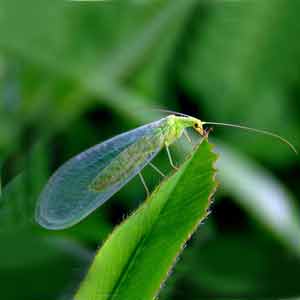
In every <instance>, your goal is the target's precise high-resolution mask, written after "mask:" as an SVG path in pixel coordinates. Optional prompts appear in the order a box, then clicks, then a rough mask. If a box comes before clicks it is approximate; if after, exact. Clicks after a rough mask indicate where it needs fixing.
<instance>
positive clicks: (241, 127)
mask: <svg viewBox="0 0 300 300" xmlns="http://www.w3.org/2000/svg"><path fill="white" fill-rule="evenodd" d="M202 124H203V125H204V124H208V125H217V126H227V127H234V128H240V129H244V130H248V131H253V132H256V133H261V134H264V135H269V136H272V137H274V138H277V139H279V140H281V141H282V142H283V143H285V144H287V145H288V146H289V147H290V148H291V149H292V150H293V151H294V152H295V153H296V154H298V151H297V150H296V148H295V147H294V145H293V144H292V143H290V142H289V141H288V140H286V139H285V138H283V137H282V136H280V135H278V134H276V133H273V132H270V131H266V130H261V129H255V128H252V127H247V126H242V125H234V124H227V123H218V122H202Z"/></svg>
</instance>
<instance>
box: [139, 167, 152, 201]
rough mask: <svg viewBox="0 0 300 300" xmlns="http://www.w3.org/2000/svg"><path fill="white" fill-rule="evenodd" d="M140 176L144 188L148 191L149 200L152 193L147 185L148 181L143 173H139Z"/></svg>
mask: <svg viewBox="0 0 300 300" xmlns="http://www.w3.org/2000/svg"><path fill="white" fill-rule="evenodd" d="M139 176H140V179H141V182H142V184H143V186H144V188H145V190H146V194H147V198H148V197H149V195H150V192H149V189H148V187H147V184H146V181H145V179H144V176H143V175H142V172H140V173H139Z"/></svg>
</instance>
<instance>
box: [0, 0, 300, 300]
mask: <svg viewBox="0 0 300 300" xmlns="http://www.w3.org/2000/svg"><path fill="white" fill-rule="evenodd" d="M299 18H300V1H298V0H295V1H293V0H269V1H268V0H253V1H252V0H249V1H208V0H205V1H199V0H170V1H158V0H156V1H147V0H144V1H110V2H106V3H103V2H98V3H95V2H93V3H87V2H85V3H84V2H61V3H59V2H55V1H54V2H43V1H40V2H38V3H34V2H30V1H26V3H25V1H22V2H19V3H14V2H11V1H10V2H9V1H1V2H0V165H1V166H2V170H1V172H2V174H1V176H2V178H1V180H2V192H3V195H2V197H1V198H0V293H1V294H0V295H1V296H0V297H1V299H7V300H13V299H18V300H19V299H22V300H27V299H28V300H29V299H53V300H54V299H71V297H72V294H73V291H74V290H75V289H76V287H77V286H78V284H79V283H80V281H81V278H82V277H83V275H84V274H85V271H86V269H87V267H88V265H89V262H90V261H91V259H92V257H93V254H94V253H95V251H96V249H97V247H99V246H100V245H101V243H102V241H103V240H104V239H105V238H106V237H107V235H108V234H109V232H110V231H111V230H112V228H113V226H114V225H116V224H118V223H119V222H120V221H121V220H122V219H123V218H124V216H126V215H128V214H129V213H130V212H132V211H133V210H134V209H135V208H136V207H137V206H138V205H139V203H141V202H142V201H143V199H144V191H143V188H142V186H141V184H140V182H139V181H138V180H137V179H134V180H133V181H132V182H131V183H130V184H129V185H128V186H126V187H125V188H124V189H123V190H122V191H120V192H119V193H118V194H116V195H115V196H114V197H113V198H112V199H111V201H109V202H108V203H107V204H105V206H104V207H102V208H101V209H99V210H97V211H96V212H95V213H94V214H92V215H91V216H90V217H88V218H87V219H86V220H85V221H84V222H82V223H81V224H79V225H76V226H74V227H73V228H71V229H68V230H63V231H59V232H50V231H47V230H44V229H42V228H39V226H37V225H36V224H35V223H34V220H33V209H34V205H35V202H36V200H37V197H38V195H39V193H40V191H41V189H42V187H43V185H44V183H45V182H46V181H47V178H49V176H50V174H51V173H52V172H53V171H54V170H55V169H56V168H57V167H58V166H60V165H61V164H62V163H63V162H64V161H66V160H67V159H68V158H70V157H72V156H73V155H75V154H77V153H79V152H80V151H83V150H84V149H86V148H88V147H90V146H92V145H94V144H96V143H98V142H100V141H103V140H105V139H107V138H109V137H111V136H114V135H116V134H118V133H120V132H123V131H126V130H129V129H131V128H134V127H135V126H138V125H141V124H144V123H147V122H149V121H152V120H155V119H157V118H160V117H161V116H162V114H161V113H159V112H157V111H154V110H151V109H152V108H167V109H172V110H176V111H180V112H184V113H188V114H190V115H193V116H195V117H199V118H200V119H202V120H207V121H218V122H229V123H230V122H231V123H239V124H244V125H249V126H253V127H257V128H262V129H269V130H271V131H274V132H277V133H280V134H282V135H283V136H285V137H287V138H288V139H289V140H290V141H291V142H293V143H294V144H295V146H296V147H298V148H299V147H300V143H299V138H300V118H299V115H300V106H299V96H300V38H299V37H300V22H299ZM211 138H216V140H213V142H214V143H215V144H217V150H216V151H217V152H219V153H220V165H218V167H219V169H220V174H221V176H220V178H219V181H220V188H219V190H218V192H217V194H216V198H215V201H214V204H213V205H212V208H211V214H210V216H209V218H208V219H207V220H206V222H205V224H204V225H203V226H201V227H200V230H198V232H197V233H196V234H195V235H194V236H193V238H192V239H191V241H190V242H189V243H188V245H187V248H186V249H185V251H184V252H183V254H182V255H181V257H180V259H179V262H178V264H177V265H176V266H175V267H174V269H173V271H172V274H171V277H170V278H169V279H168V280H167V282H166V284H165V287H164V289H163V290H162V292H161V298H162V299H183V297H184V298H185V299H205V298H213V299H217V298H218V299H221V298H222V297H224V298H225V297H226V298H227V299H237V298H249V299H250V298H251V299H261V298H272V299H283V298H284V299H287V298H292V297H293V298H295V297H299V296H300V285H299V277H300V268H299V266H300V229H299V228H300V225H299V223H300V216H299V195H300V190H299V161H298V157H297V156H295V155H294V154H293V153H292V152H291V151H290V149H289V148H288V147H286V146H285V145H282V144H281V143H280V142H277V141H276V140H273V139H271V138H267V137H264V136H259V135H255V134H248V133H247V132H243V131H238V130H236V129H230V128H219V127H218V128H215V130H214V132H213V133H211ZM221 143H222V145H221ZM178 149H179V148H178V147H177V148H176V149H175V148H174V149H173V152H174V156H175V157H176V160H177V161H180V159H182V157H183V156H184V153H186V151H187V149H186V148H185V150H181V151H178ZM225 149H226V150H225ZM223 151H224V154H222V153H223ZM227 151H229V152H230V153H233V157H234V159H233V160H229V159H228V156H227V154H226V153H227ZM225 152H226V153H225ZM222 159H224V163H222ZM157 164H159V165H160V166H161V169H163V170H164V171H167V170H169V166H168V161H167V159H166V155H165V152H163V153H162V154H161V155H160V156H159V157H158V158H157ZM237 169H238V170H239V173H237ZM250 171H251V172H252V173H251V176H250V179H249V178H248V175H249V174H248V173H249V172H250ZM151 174H152V173H149V172H147V170H145V175H146V179H147V182H148V184H149V186H150V187H152V188H153V187H154V186H155V185H156V184H157V183H158V178H156V177H153V175H151ZM253 176H254V177H255V178H256V179H258V181H251V178H253ZM248 179H249V180H248ZM270 180H271V182H272V184H271V185H270ZM258 183H259V184H258ZM261 184H262V185H264V186H265V187H267V192H266V193H265V194H264V195H261V194H259V192H260V191H261ZM245 185H247V191H248V190H250V192H249V193H248V194H247V193H246V191H245V189H241V190H240V189H239V187H240V186H243V187H244V186H245ZM251 193H253V194H254V198H253V197H251V196H249V194H251ZM279 193H282V198H281V201H282V202H280V203H281V205H283V206H280V207H279V208H278V202H276V201H277V200H276V195H277V196H278V195H279ZM280 195H281V194H280ZM253 199H254V200H253ZM251 201H254V202H251ZM251 203H252V204H251ZM260 203H263V208H262V207H261V206H259V205H258V204H260ZM291 203H292V204H291ZM285 205H287V206H289V205H291V209H290V211H289V210H287V213H286V214H285V212H286V211H285V209H284V208H285ZM249 207H251V208H249ZM276 207H277V208H278V209H279V212H280V213H279V214H278V215H276V210H275V209H274V208H276ZM277 212H278V211H277ZM285 218H286V219H287V220H289V221H288V222H290V224H289V225H288V226H286V227H284V229H283V230H282V231H280V228H281V227H280V224H281V222H282V220H283V219H285ZM174 230H176V229H174ZM141 294H142V291H141Z"/></svg>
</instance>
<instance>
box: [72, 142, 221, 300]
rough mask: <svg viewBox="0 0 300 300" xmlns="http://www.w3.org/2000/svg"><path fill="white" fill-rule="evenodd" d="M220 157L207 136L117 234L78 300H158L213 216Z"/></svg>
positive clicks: (99, 257) (95, 264)
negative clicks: (182, 256)
mask: <svg viewBox="0 0 300 300" xmlns="http://www.w3.org/2000/svg"><path fill="white" fill-rule="evenodd" d="M215 161H216V154H214V153H213V152H212V146H211V145H210V144H209V143H208V142H207V141H206V140H205V141H203V142H202V144H201V145H200V146H199V147H198V148H197V149H196V151H195V152H194V153H193V155H192V156H191V158H190V159H188V160H187V161H186V162H185V163H184V164H183V166H182V167H181V168H180V170H179V171H178V172H176V173H174V174H173V175H172V176H171V177H169V178H168V179H166V180H164V182H163V183H162V184H161V185H159V187H158V188H157V189H156V190H155V191H154V193H153V194H152V195H151V196H150V197H149V198H148V200H147V201H146V202H145V203H144V204H143V205H142V206H141V207H140V208H139V209H138V210H137V211H136V212H135V213H134V214H133V215H132V216H130V217H129V218H128V219H127V220H126V221H125V222H123V223H122V224H121V225H120V226H119V227H117V229H116V230H115V231H114V232H113V233H112V235H111V236H110V237H109V239H108V240H107V241H106V242H105V244H104V245H103V246H102V248H101V249H100V250H99V252H98V253H97V255H96V257H95V259H94V262H93V263H92V266H91V268H90V270H89V271H88V274H87V275H86V278H85V279H84V281H83V283H82V285H81V287H80V288H79V290H78V292H77V294H76V296H75V299H76V300H86V299H95V300H100V299H101V300H104V299H114V300H118V299H130V300H140V299H144V300H146V299H153V298H154V297H155V296H156V295H157V293H158V291H159V289H160V287H161V286H162V284H163V283H164V280H165V279H166V277H167V276H168V274H169V273H170V269H171V267H172V266H173V264H174V263H175V261H176V258H177V257H178V255H179V254H180V252H181V251H182V249H183V247H184V245H185V243H186V241H187V240H188V239H189V238H190V236H191V234H192V233H193V232H194V231H195V230H196V229H197V226H198V225H199V224H200V222H201V221H202V220H203V219H204V218H205V217H206V215H207V209H208V207H209V204H210V201H211V197H212V194H213V192H214V191H215V189H216V182H215V180H214V176H215V169H214V166H213V165H214V162H215Z"/></svg>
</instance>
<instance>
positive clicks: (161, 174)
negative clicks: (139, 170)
mask: <svg viewBox="0 0 300 300" xmlns="http://www.w3.org/2000/svg"><path fill="white" fill-rule="evenodd" d="M149 166H150V167H152V168H153V169H154V170H155V171H156V172H157V173H158V174H159V175H160V176H162V177H166V175H165V174H164V173H163V172H162V171H161V170H160V169H159V168H158V167H156V166H155V165H154V164H153V163H151V162H150V163H149Z"/></svg>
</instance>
